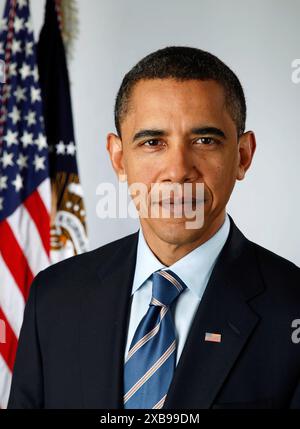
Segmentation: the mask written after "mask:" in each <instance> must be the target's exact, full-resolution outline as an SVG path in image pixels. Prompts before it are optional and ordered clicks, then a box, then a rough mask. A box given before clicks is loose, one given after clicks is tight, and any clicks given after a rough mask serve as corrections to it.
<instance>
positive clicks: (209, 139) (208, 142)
mask: <svg viewBox="0 0 300 429" xmlns="http://www.w3.org/2000/svg"><path fill="white" fill-rule="evenodd" d="M198 142H199V143H201V144H203V145H212V144H217V143H218V141H217V140H215V139H214V138H212V137H200V138H199V139H197V140H196V143H198Z"/></svg>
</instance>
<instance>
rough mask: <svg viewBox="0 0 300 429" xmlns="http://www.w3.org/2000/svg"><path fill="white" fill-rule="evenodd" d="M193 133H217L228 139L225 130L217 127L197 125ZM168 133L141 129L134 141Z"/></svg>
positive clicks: (191, 131)
mask: <svg viewBox="0 0 300 429" xmlns="http://www.w3.org/2000/svg"><path fill="white" fill-rule="evenodd" d="M190 133H191V134H196V135H199V136H204V135H207V134H210V135H215V136H218V137H222V138H224V139H226V135H225V133H224V131H222V130H221V129H220V128H217V127H208V126H205V127H196V128H192V129H191V130H190ZM167 134H168V133H167V132H166V131H164V130H160V129H156V128H155V129H148V130H147V129H145V130H140V131H138V132H137V133H135V135H134V136H133V140H132V141H133V142H135V141H136V140H139V139H142V138H145V137H164V136H166V135H167Z"/></svg>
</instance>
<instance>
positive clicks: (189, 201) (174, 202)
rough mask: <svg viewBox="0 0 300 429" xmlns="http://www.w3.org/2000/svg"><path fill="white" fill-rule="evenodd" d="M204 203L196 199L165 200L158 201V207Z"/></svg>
mask: <svg viewBox="0 0 300 429" xmlns="http://www.w3.org/2000/svg"><path fill="white" fill-rule="evenodd" d="M204 202H205V200H198V199H196V198H192V199H182V198H180V199H179V200H174V199H170V198H167V199H165V200H161V201H159V205H160V206H165V205H167V206H170V205H173V206H180V205H190V204H202V203H204Z"/></svg>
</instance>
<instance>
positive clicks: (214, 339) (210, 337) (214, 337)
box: [205, 332, 222, 343]
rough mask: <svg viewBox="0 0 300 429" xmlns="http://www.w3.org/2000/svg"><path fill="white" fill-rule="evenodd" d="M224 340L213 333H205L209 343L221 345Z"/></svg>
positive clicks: (219, 335)
mask: <svg viewBox="0 0 300 429" xmlns="http://www.w3.org/2000/svg"><path fill="white" fill-rule="evenodd" d="M221 339H222V336H221V334H214V333H212V332H206V333H205V341H209V342H211V343H220V342H221Z"/></svg>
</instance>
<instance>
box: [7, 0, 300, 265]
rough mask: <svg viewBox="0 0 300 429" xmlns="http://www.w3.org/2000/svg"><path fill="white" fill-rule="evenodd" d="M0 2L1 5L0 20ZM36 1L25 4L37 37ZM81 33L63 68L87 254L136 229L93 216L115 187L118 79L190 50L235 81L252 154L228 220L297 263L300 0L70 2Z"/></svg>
mask: <svg viewBox="0 0 300 429" xmlns="http://www.w3.org/2000/svg"><path fill="white" fill-rule="evenodd" d="M3 4H4V0H0V10H1V12H2V8H3ZM44 4H45V1H44V0H31V10H32V16H33V21H34V28H35V33H36V37H37V36H38V33H39V31H40V28H41V25H42V20H43V8H44ZM78 6H79V19H80V33H79V35H78V40H77V42H76V46H75V55H74V58H73V60H72V61H71V62H70V67H69V68H70V76H71V81H72V97H73V109H74V119H75V131H76V137H77V145H78V161H79V168H80V174H81V181H82V184H83V188H84V193H85V204H86V207H87V215H88V227H89V237H90V247H91V248H95V247H97V246H100V245H102V244H104V243H107V242H109V241H111V240H114V239H116V238H118V237H121V236H124V235H127V234H129V233H130V232H133V231H135V230H136V229H137V226H138V224H137V222H136V221H133V220H110V219H107V220H101V219H99V218H97V216H96V204H97V202H98V200H99V197H98V196H97V195H96V193H95V190H96V186H97V184H99V183H101V182H110V181H112V182H113V183H117V182H116V179H115V177H114V174H113V172H112V169H111V166H110V162H109V159H108V155H107V153H106V150H105V142H106V140H105V138H106V134H107V133H108V132H109V131H113V130H114V124H113V105H114V99H115V95H116V92H117V90H118V87H119V85H120V83H121V79H122V77H123V75H124V73H125V72H127V71H128V69H129V68H131V67H132V66H133V65H134V64H135V63H136V62H137V61H138V60H139V59H140V58H142V57H143V56H144V55H146V54H148V53H149V52H151V51H154V50H156V49H159V48H162V47H165V46H167V45H174V44H177V45H190V46H195V47H199V48H202V49H205V50H208V51H210V52H212V53H214V54H215V55H217V56H219V57H220V58H221V59H222V60H224V61H225V62H226V63H227V64H228V65H229V66H230V67H232V68H233V70H234V71H235V72H236V73H237V75H238V76H239V77H240V79H241V82H242V84H243V86H244V89H245V92H246V97H247V104H248V120H247V129H252V130H254V131H255V133H256V137H257V145H258V147H257V152H256V155H255V159H254V163H253V165H252V168H251V171H249V173H248V175H247V177H246V180H244V181H242V182H238V183H237V185H236V187H235V190H234V193H233V196H232V198H231V201H230V203H229V205H228V212H229V213H230V214H231V215H232V216H233V218H234V219H235V221H236V223H237V225H238V226H239V228H240V229H241V230H242V231H243V232H244V233H245V235H246V236H247V237H248V238H250V239H251V240H254V241H256V242H258V243H260V244H261V245H263V246H264V247H267V248H269V249H271V250H273V251H274V252H276V253H278V254H280V255H282V256H284V257H286V258H288V259H290V260H292V261H294V262H295V263H297V264H298V265H300V196H299V182H300V119H299V113H300V83H299V84H296V83H293V82H292V79H291V76H292V71H293V69H292V66H291V63H292V61H293V60H294V59H296V58H300V31H299V22H300V0H287V1H285V2H283V1H282V0H252V1H251V2H249V1H241V0H223V1H221V0H219V1H218V0H185V1H183V0H164V1H162V0H151V1H148V0H147V1H146V0H78Z"/></svg>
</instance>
